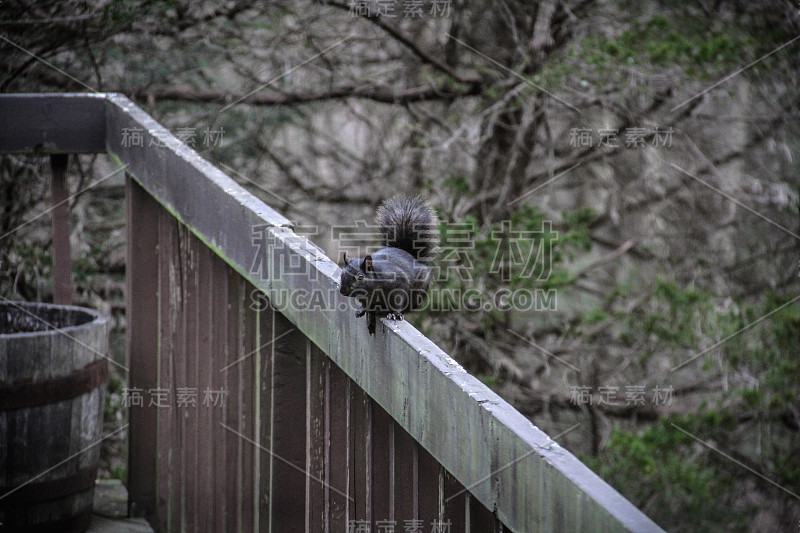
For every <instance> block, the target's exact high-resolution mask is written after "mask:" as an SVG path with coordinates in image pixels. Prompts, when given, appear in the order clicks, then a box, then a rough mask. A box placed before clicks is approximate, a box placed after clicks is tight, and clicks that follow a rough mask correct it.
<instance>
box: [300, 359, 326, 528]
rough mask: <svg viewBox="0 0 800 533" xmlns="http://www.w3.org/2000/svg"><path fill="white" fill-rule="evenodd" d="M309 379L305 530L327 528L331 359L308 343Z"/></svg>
mask: <svg viewBox="0 0 800 533" xmlns="http://www.w3.org/2000/svg"><path fill="white" fill-rule="evenodd" d="M306 368H307V382H306V405H307V412H306V425H307V429H306V446H307V452H306V453H307V459H306V464H307V469H308V474H309V475H308V476H306V511H305V514H306V524H305V527H306V530H307V531H319V532H321V531H325V527H326V520H325V513H326V509H327V499H326V487H325V484H326V483H328V481H327V479H326V478H327V475H326V473H327V470H328V469H327V468H326V462H327V457H326V445H325V444H326V440H327V438H326V437H327V435H326V434H325V411H326V410H325V406H326V402H327V401H328V398H327V394H326V393H327V390H326V386H325V385H326V378H327V369H328V358H327V356H326V355H325V354H324V353H322V352H321V351H320V350H319V348H317V347H316V346H314V345H312V344H311V343H308V352H307V362H306Z"/></svg>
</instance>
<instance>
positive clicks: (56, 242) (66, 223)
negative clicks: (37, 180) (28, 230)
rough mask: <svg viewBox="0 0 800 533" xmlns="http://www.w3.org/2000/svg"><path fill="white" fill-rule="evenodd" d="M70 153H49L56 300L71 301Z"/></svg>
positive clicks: (63, 303) (54, 299)
mask: <svg viewBox="0 0 800 533" xmlns="http://www.w3.org/2000/svg"><path fill="white" fill-rule="evenodd" d="M68 161H69V156H67V154H53V155H51V156H50V168H51V171H52V177H51V180H50V191H51V194H52V197H53V303H55V304H58V305H71V304H72V259H71V258H70V243H69V233H70V231H69V227H70V220H69V218H70V216H69V200H68V198H69V197H68V196H67V176H66V173H67V162H68Z"/></svg>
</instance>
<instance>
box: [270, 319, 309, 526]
mask: <svg viewBox="0 0 800 533" xmlns="http://www.w3.org/2000/svg"><path fill="white" fill-rule="evenodd" d="M274 335H275V337H274V338H275V341H274V342H273V344H272V348H273V360H272V365H273V374H272V376H273V377H272V408H273V410H272V419H273V424H272V452H273V454H274V455H273V458H272V476H273V487H274V488H275V490H274V491H273V494H272V498H271V500H272V520H273V522H272V528H273V531H287V532H291V531H304V530H305V520H304V516H305V509H306V503H305V493H306V474H305V471H306V447H305V442H306V350H307V346H308V339H307V338H306V337H305V336H303V334H302V333H300V331H298V330H297V329H296V328H295V327H294V325H293V324H292V323H291V322H289V321H288V320H287V319H286V318H285V317H284V316H283V315H280V314H277V313H276V314H275V331H274Z"/></svg>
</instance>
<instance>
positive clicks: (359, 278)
mask: <svg viewBox="0 0 800 533" xmlns="http://www.w3.org/2000/svg"><path fill="white" fill-rule="evenodd" d="M362 279H364V273H363V272H359V273H358V281H361V280H362Z"/></svg>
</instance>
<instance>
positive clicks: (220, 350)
mask: <svg viewBox="0 0 800 533" xmlns="http://www.w3.org/2000/svg"><path fill="white" fill-rule="evenodd" d="M211 270H212V284H211V290H212V296H211V302H212V305H211V322H212V323H211V328H212V329H211V352H212V354H213V356H214V362H213V364H212V365H211V386H210V390H211V391H216V392H212V393H211V394H213V398H210V400H212V399H213V400H215V401H216V402H217V403H221V405H214V406H213V409H212V412H211V431H210V434H209V441H210V442H211V444H212V445H213V457H214V461H213V465H214V467H213V472H214V479H213V480H209V483H211V484H212V485H213V488H214V489H213V490H214V499H213V502H214V506H213V507H214V508H213V510H212V514H213V527H211V528H209V530H213V531H228V521H227V513H228V511H229V506H228V492H227V490H228V486H229V485H228V476H229V475H230V474H229V472H228V468H227V466H228V448H229V447H230V445H231V443H232V442H234V441H235V440H236V437H235V436H234V435H232V434H231V433H230V432H229V431H228V430H227V429H225V428H224V427H222V425H223V424H227V418H226V416H227V405H228V403H229V402H230V401H231V398H230V389H229V388H228V383H227V377H226V376H227V372H226V371H225V370H224V367H225V365H226V364H228V352H227V347H228V345H227V342H228V328H229V324H228V323H229V313H228V279H229V276H230V267H229V266H228V265H226V264H225V263H224V262H223V261H222V260H221V259H219V258H216V257H215V258H214V260H213V262H212V265H211Z"/></svg>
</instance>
